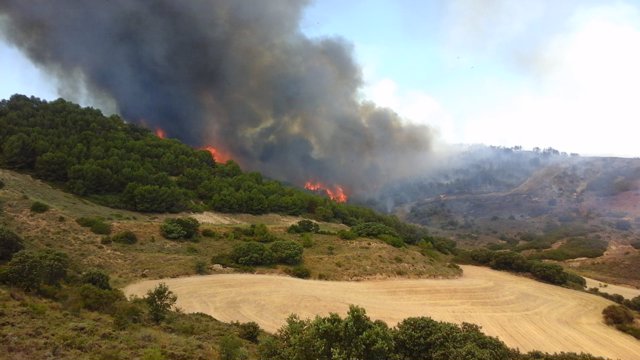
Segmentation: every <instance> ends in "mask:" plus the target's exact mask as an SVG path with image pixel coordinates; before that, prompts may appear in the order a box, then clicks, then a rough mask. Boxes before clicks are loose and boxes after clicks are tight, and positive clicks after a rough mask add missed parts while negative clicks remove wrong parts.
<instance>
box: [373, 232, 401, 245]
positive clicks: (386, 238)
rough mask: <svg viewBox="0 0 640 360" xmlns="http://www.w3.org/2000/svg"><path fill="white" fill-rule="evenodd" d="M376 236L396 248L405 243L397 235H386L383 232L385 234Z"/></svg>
mask: <svg viewBox="0 0 640 360" xmlns="http://www.w3.org/2000/svg"><path fill="white" fill-rule="evenodd" d="M378 238H379V239H380V240H382V241H384V242H385V243H387V244H389V245H391V246H393V247H396V248H401V247H403V246H404V245H405V244H404V241H402V239H400V238H399V237H397V236H393V235H386V234H385V235H380V236H379V237H378Z"/></svg>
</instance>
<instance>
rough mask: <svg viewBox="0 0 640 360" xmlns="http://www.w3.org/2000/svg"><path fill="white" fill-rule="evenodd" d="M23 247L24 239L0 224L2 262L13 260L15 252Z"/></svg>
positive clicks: (0, 256)
mask: <svg viewBox="0 0 640 360" xmlns="http://www.w3.org/2000/svg"><path fill="white" fill-rule="evenodd" d="M22 249H24V245H23V244H22V239H21V238H20V237H19V236H18V235H17V234H16V233H14V232H13V231H11V230H9V229H7V228H5V227H4V226H0V263H3V262H6V261H9V260H11V258H12V257H13V254H15V253H17V252H18V251H20V250H22Z"/></svg>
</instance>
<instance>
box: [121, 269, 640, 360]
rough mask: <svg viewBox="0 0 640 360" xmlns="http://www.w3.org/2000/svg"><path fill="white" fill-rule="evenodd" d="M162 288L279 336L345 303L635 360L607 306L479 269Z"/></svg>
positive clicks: (143, 285)
mask: <svg viewBox="0 0 640 360" xmlns="http://www.w3.org/2000/svg"><path fill="white" fill-rule="evenodd" d="M161 281H162V282H165V283H166V284H167V285H168V286H169V288H170V289H171V290H173V291H174V292H175V293H176V294H177V295H178V306H179V307H180V308H182V309H183V310H185V311H187V312H204V313H207V314H210V315H212V316H213V317H215V318H217V319H219V320H222V321H234V320H237V321H242V322H245V321H256V322H258V323H259V324H260V326H262V327H263V328H264V329H266V330H268V331H275V330H276V329H278V328H279V327H280V326H281V325H282V324H283V323H284V320H285V319H286V317H287V316H288V315H289V314H291V313H297V314H298V315H300V316H301V317H313V316H315V315H317V314H322V315H324V314H327V313H328V312H337V313H340V314H342V315H344V313H345V312H346V310H347V308H348V306H349V304H357V305H360V306H362V307H364V308H365V309H366V310H367V313H368V314H369V315H370V316H371V317H372V318H375V319H382V320H384V321H386V322H387V323H389V324H390V325H393V324H395V323H397V322H398V321H400V320H402V319H404V318H407V317H410V316H419V315H426V316H430V317H432V318H434V319H436V320H444V321H450V322H456V323H460V322H462V321H466V322H471V323H476V324H479V325H481V326H482V328H483V331H484V332H485V333H487V334H489V335H493V336H498V337H499V338H500V339H502V340H503V341H504V342H505V343H507V344H508V345H509V346H511V347H515V348H520V350H522V351H529V350H533V349H538V350H543V351H548V352H559V351H574V352H589V353H592V354H594V355H599V356H606V357H610V358H613V359H616V358H619V359H621V360H635V359H640V341H638V340H636V339H634V338H633V337H631V336H629V335H626V334H623V333H621V332H618V331H617V330H615V329H613V328H610V327H607V326H606V325H605V324H604V323H603V321H602V315H601V312H602V309H603V308H604V307H606V306H607V305H609V304H612V303H611V302H609V301H607V300H605V299H603V298H600V297H597V296H594V295H590V294H586V293H581V292H578V291H573V290H569V289H564V288H560V287H557V286H552V285H547V284H543V283H540V282H537V281H534V280H530V279H527V278H523V277H518V276H514V275H510V274H508V273H505V272H497V271H493V270H490V269H486V268H481V267H473V266H465V267H464V276H463V277H462V278H459V279H452V280H384V281H365V282H326V281H310V280H300V279H294V278H288V277H280V276H268V275H248V274H226V275H211V276H196V277H188V278H179V279H166V280H161ZM161 281H144V282H140V283H136V284H132V285H130V286H128V287H127V288H126V289H125V293H126V294H127V295H131V294H136V295H140V296H142V295H144V293H145V292H146V291H147V290H148V289H150V288H153V287H154V286H155V285H156V284H157V283H158V282H161Z"/></svg>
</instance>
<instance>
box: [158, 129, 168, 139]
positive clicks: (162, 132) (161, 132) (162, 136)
mask: <svg viewBox="0 0 640 360" xmlns="http://www.w3.org/2000/svg"><path fill="white" fill-rule="evenodd" d="M156 136H157V137H159V138H160V139H164V138H166V137H167V133H166V132H165V131H164V130H163V129H161V128H156Z"/></svg>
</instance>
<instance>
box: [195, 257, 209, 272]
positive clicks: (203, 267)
mask: <svg viewBox="0 0 640 360" xmlns="http://www.w3.org/2000/svg"><path fill="white" fill-rule="evenodd" d="M194 269H195V271H196V274H198V275H204V274H206V273H207V262H206V261H203V260H198V261H196V262H195V264H194Z"/></svg>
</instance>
